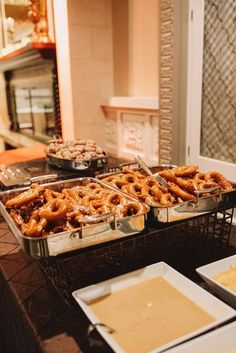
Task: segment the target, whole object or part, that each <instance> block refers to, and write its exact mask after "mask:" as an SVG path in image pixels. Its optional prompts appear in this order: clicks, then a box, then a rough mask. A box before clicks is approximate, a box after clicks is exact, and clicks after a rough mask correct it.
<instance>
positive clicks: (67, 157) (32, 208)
mask: <svg viewBox="0 0 236 353" xmlns="http://www.w3.org/2000/svg"><path fill="white" fill-rule="evenodd" d="M45 157H46V158H45V159H41V160H34V161H30V162H26V163H19V164H11V165H1V166H0V187H1V193H0V211H1V214H2V217H3V218H2V220H1V223H0V242H1V244H2V245H3V244H5V245H4V246H3V249H4V251H3V253H2V255H3V257H2V258H3V259H5V264H4V261H3V265H4V266H6V269H7V271H6V270H4V271H5V273H4V275H2V276H3V277H5V278H2V280H1V285H2V288H3V296H2V300H1V305H3V306H4V305H11V304H10V301H11V297H12V296H13V294H12V293H16V296H17V298H18V299H17V300H19V301H20V309H19V308H18V309H17V311H18V315H17V320H18V319H19V315H20V314H19V313H20V312H22V310H23V312H24V313H25V314H24V315H26V316H25V317H24V320H26V323H25V322H24V325H26V326H28V325H29V323H30V325H31V326H32V325H33V326H34V330H33V332H30V334H29V332H28V328H26V327H24V325H23V329H22V330H23V331H24V335H26V332H27V335H28V336H27V339H26V342H30V341H31V344H32V347H31V348H29V347H27V348H26V347H25V349H26V350H25V352H41V351H44V349H45V347H46V346H47V334H48V335H49V336H48V337H51V343H50V339H49V338H48V344H49V348H48V351H49V352H54V350H53V349H52V346H50V344H51V345H53V344H52V342H54V343H55V338H54V341H53V338H52V337H53V334H52V333H49V332H48V326H47V325H48V324H49V325H50V326H51V325H55V326H54V327H55V330H56V331H57V330H58V328H59V327H60V320H61V321H62V323H61V325H62V327H63V328H61V330H62V332H67V331H66V330H67V328H68V327H69V328H70V330H72V332H70V334H69V336H70V338H71V337H73V340H72V341H73V343H72V341H71V342H70V339H69V342H70V343H69V346H70V347H71V348H70V349H71V350H67V351H68V352H74V351H76V350H75V349H77V352H87V351H88V352H89V351H91V352H92V351H94V352H109V351H112V350H111V347H112V348H113V350H115V351H117V352H121V351H122V352H123V350H119V348H117V350H116V344H113V345H112V344H110V343H109V342H110V341H109V338H108V339H106V335H105V336H103V334H101V331H99V330H98V331H99V332H100V334H101V336H103V337H105V340H106V341H107V343H105V341H104V340H103V339H102V337H101V336H100V335H98V333H97V332H96V322H92V323H93V324H94V323H95V326H92V329H91V325H89V324H90V321H91V318H90V316H89V315H87V316H88V317H89V318H90V321H89V320H88V318H86V315H85V314H84V313H83V312H82V311H81V308H80V307H79V306H78V304H77V299H76V298H77V297H76V294H74V297H73V296H72V292H75V291H77V290H79V289H80V288H84V287H87V286H90V285H95V284H97V283H99V282H101V281H105V282H104V283H106V281H107V280H111V279H114V278H115V277H117V276H120V275H123V274H128V273H129V272H131V271H134V270H137V269H144V268H145V266H148V265H151V264H155V263H158V262H160V261H164V262H165V263H167V264H168V265H170V266H172V268H174V269H175V270H178V271H180V272H181V273H182V274H183V275H184V276H186V277H189V278H190V279H192V280H193V281H195V282H198V283H200V282H201V280H200V277H198V275H197V274H196V272H195V269H196V268H197V267H199V266H202V265H205V264H207V263H209V262H210V261H214V260H218V259H220V258H222V257H226V256H228V255H232V254H233V253H234V252H235V249H234V248H232V247H231V246H230V245H229V239H230V232H231V225H232V217H233V209H234V207H235V206H236V190H235V185H234V183H232V182H229V181H227V180H226V179H225V178H224V177H223V176H222V175H221V174H220V173H217V172H208V173H202V172H201V171H199V170H198V167H197V166H172V165H168V166H167V165H155V166H152V167H150V173H151V174H150V175H151V176H150V175H147V173H146V172H145V170H144V169H145V168H144V169H143V168H142V166H140V164H139V163H137V160H136V161H134V162H133V161H132V162H130V161H127V160H124V159H118V158H114V157H112V156H109V155H107V154H106V152H104V151H102V149H100V148H99V147H97V146H96V144H95V143H94V142H93V141H91V140H87V141H84V140H82V141H80V140H77V141H76V140H75V141H72V142H66V141H63V140H61V139H56V140H54V141H52V142H51V143H50V145H49V146H48V147H47V149H46V155H45ZM148 173H149V172H148ZM163 179H164V181H163ZM8 227H9V228H8ZM9 229H10V230H9ZM9 249H10V251H9ZM17 261H18V265H19V276H21V275H22V276H23V277H22V278H18V272H17V270H16V268H15V266H16V263H17ZM9 264H10V265H12V273H11V274H9V273H8V268H10V267H8V266H10V265H9ZM22 266H23V267H22ZM13 268H14V270H13ZM27 268H28V269H30V270H29V273H28V274H27V273H25V271H24V269H26V271H27ZM171 271H172V270H171ZM11 278H12V284H11V288H8V287H5V285H4V283H5V282H6V280H7V282H9V283H11ZM26 279H27V280H26ZM34 281H36V282H34ZM34 283H35V284H34ZM201 283H202V282H201ZM16 284H17V285H18V287H21V288H22V286H23V287H24V286H25V285H26V287H25V289H24V290H23V292H22V290H20V291H19V292H17V289H16V288H17V285H16ZM202 285H203V284H202ZM52 286H53V287H52ZM204 286H205V287H206V285H204ZM27 288H28V289H27ZM88 288H89V287H88ZM55 289H56V291H55ZM208 289H209V288H208ZM27 291H28V292H27ZM22 293H24V294H25V298H23V297H22ZM30 293H31V294H30ZM37 293H39V297H38V295H37ZM40 293H42V298H43V296H44V295H45V298H44V299H45V300H46V304H45V302H44V300H43V299H42V300H41V299H40V295H41V294H40ZM75 293H76V292H75ZM28 294H29V295H28ZM58 294H59V297H58ZM49 297H50V298H51V299H50V300H49ZM54 302H55V303H57V304H56V306H57V305H59V306H60V308H58V307H55V303H54ZM52 303H53V304H52ZM59 303H60V304H59ZM25 305H26V306H25ZM31 305H33V306H34V305H36V306H37V305H38V306H39V311H38V312H37V310H36V309H34V308H33V313H32V312H31V308H32V306H31ZM50 305H52V316H51V314H50V315H49V314H48V310H49V306H50ZM44 306H45V308H47V309H45V308H43V309H42V307H44ZM82 309H83V306H82ZM83 310H84V309H83ZM230 310H231V309H230ZM232 310H233V309H232ZM85 313H86V310H85ZM231 314H232V315H231ZM231 314H230V315H229V317H228V319H227V320H234V317H235V315H234V312H233V311H232V313H231ZM12 315H13V313H12ZM38 315H39V317H38ZM40 315H41V318H43V320H46V321H45V325H46V326H44V323H43V324H42V322H41V323H39V322H40ZM61 315H62V316H61ZM64 315H66V316H67V318H66V316H64ZM68 316H69V317H68ZM34 318H35V320H34ZM6 320H7V322H9V325H10V326H9V327H11V330H12V329H13V328H12V325H13V326H14V325H15V327H19V322H17V320H16V318H14V315H13V316H12V317H11V319H9V318H8V317H6ZM27 320H28V322H27ZM31 321H32V322H31ZM223 321H224V320H223ZM223 321H222V322H221V321H220V323H221V324H222V323H223ZM66 323H67V324H66ZM35 325H36V326H37V327H35ZM58 325H59V326H58ZM77 325H78V327H80V329H79V328H77ZM67 326H68V327H67ZM73 328H74V329H75V328H76V332H74V331H73ZM77 329H78V330H77ZM17 330H18V328H17ZM35 330H36V336H38V340H36V341H34V343H32V342H33V341H32V340H31V338H32V337H31V338H30V335H33V336H35ZM52 330H53V329H52ZM49 331H50V330H49ZM77 331H80V332H77ZM45 332H47V334H46V336H44V334H45ZM57 334H58V337H61V336H60V334H61V332H60V329H59V332H57ZM42 341H43V343H42ZM67 341H68V337H67V339H66V340H65V342H67ZM75 341H76V342H75ZM65 342H64V343H65ZM176 342H177V343H180V342H181V340H180V341H176ZM64 343H63V345H64ZM12 344H13V343H12ZM24 344H25V343H24ZM42 344H43V347H42V346H41V345H42ZM61 344H62V342H61ZM109 345H110V346H111V347H109ZM171 346H172V345H171V344H170V345H167V346H166V347H167V348H170V347H171ZM13 347H14V344H13V346H12V349H13ZM76 347H77V348H76ZM78 347H79V348H78ZM114 347H115V348H114ZM30 349H31V350H30ZM40 349H41V350H40ZM55 349H56V348H55ZM157 351H158V350H157ZM55 352H56V350H55Z"/></svg>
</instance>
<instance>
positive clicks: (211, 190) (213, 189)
mask: <svg viewBox="0 0 236 353" xmlns="http://www.w3.org/2000/svg"><path fill="white" fill-rule="evenodd" d="M218 190H219V194H220V190H221V187H220V186H219V185H217V186H214V187H212V188H207V189H202V190H195V191H194V193H195V194H196V197H197V199H198V198H199V197H200V195H201V194H205V193H207V192H213V191H218Z"/></svg>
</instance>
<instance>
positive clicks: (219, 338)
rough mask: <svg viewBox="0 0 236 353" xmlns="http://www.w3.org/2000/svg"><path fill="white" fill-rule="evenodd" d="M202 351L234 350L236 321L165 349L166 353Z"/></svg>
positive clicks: (215, 352)
mask: <svg viewBox="0 0 236 353" xmlns="http://www.w3.org/2000/svg"><path fill="white" fill-rule="evenodd" d="M202 352H209V353H233V352H236V321H234V322H232V323H231V324H228V325H225V326H223V327H221V328H218V329H216V330H214V331H212V332H209V333H206V334H204V335H202V336H200V337H197V338H194V339H192V340H190V341H189V342H185V343H183V344H180V345H179V346H177V347H174V348H172V349H169V350H167V351H166V353H202Z"/></svg>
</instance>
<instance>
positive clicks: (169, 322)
mask: <svg viewBox="0 0 236 353" xmlns="http://www.w3.org/2000/svg"><path fill="white" fill-rule="evenodd" d="M89 306H90V308H91V310H92V311H93V312H94V313H95V315H96V316H97V317H98V320H99V322H101V323H103V324H106V325H107V326H109V327H111V328H113V329H114V330H115V332H114V333H113V336H114V339H115V340H116V341H117V342H118V344H119V345H120V346H121V347H122V348H123V350H124V351H125V352H127V353H145V352H149V351H151V350H152V349H154V348H157V347H159V346H161V345H163V344H165V343H167V342H169V341H171V340H174V339H176V338H178V337H181V336H183V335H185V334H187V333H190V332H192V331H195V330H197V329H199V328H201V327H203V326H205V325H207V324H209V323H211V322H213V321H214V318H213V317H212V316H210V315H209V314H208V313H207V312H205V311H204V310H202V309H201V308H200V307H199V306H198V305H196V304H194V303H193V302H192V301H191V300H190V299H188V298H187V297H186V296H184V295H183V294H182V293H180V292H179V291H178V290H177V289H175V288H174V287H173V286H172V285H170V284H169V283H168V282H167V281H166V280H164V279H163V278H161V277H157V278H154V279H150V280H147V281H145V282H143V283H141V284H137V285H134V286H131V287H128V288H125V289H122V290H119V291H117V292H114V293H111V294H109V295H107V296H104V297H101V298H98V299H97V300H96V301H94V302H92V303H90V304H89Z"/></svg>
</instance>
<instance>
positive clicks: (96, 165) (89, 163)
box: [46, 153, 108, 171]
mask: <svg viewBox="0 0 236 353" xmlns="http://www.w3.org/2000/svg"><path fill="white" fill-rule="evenodd" d="M46 158H47V161H48V163H49V164H50V165H52V166H54V167H57V168H61V169H72V170H78V171H80V170H81V171H82V170H83V171H84V170H97V169H101V168H103V167H104V166H106V165H107V162H108V156H104V157H101V158H94V159H90V160H80V159H65V158H59V157H57V156H55V155H53V154H49V153H46Z"/></svg>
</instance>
